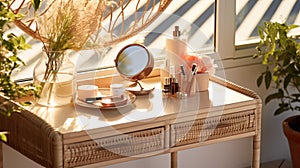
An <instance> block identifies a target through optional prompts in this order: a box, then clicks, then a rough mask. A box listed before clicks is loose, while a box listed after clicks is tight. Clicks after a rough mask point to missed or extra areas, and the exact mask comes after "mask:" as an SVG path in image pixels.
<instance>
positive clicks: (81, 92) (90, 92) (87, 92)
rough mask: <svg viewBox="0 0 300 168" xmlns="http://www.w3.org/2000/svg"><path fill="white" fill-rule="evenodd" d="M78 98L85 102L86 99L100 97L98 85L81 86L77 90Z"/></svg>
mask: <svg viewBox="0 0 300 168" xmlns="http://www.w3.org/2000/svg"><path fill="white" fill-rule="evenodd" d="M77 96H78V99H80V100H85V99H86V98H94V97H97V96H98V86H97V85H80V86H78V89H77Z"/></svg>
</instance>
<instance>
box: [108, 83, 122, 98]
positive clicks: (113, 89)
mask: <svg viewBox="0 0 300 168" xmlns="http://www.w3.org/2000/svg"><path fill="white" fill-rule="evenodd" d="M123 92H124V85H123V84H117V83H116V84H111V85H110V95H111V96H121V95H123Z"/></svg>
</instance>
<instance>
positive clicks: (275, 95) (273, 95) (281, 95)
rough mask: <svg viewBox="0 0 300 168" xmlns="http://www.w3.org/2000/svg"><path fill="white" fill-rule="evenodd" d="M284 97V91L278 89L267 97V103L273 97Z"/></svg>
mask: <svg viewBox="0 0 300 168" xmlns="http://www.w3.org/2000/svg"><path fill="white" fill-rule="evenodd" d="M282 97H283V92H281V91H278V92H277V93H273V94H270V95H269V96H267V97H266V99H265V104H267V103H269V102H270V101H271V100H273V99H280V98H282Z"/></svg>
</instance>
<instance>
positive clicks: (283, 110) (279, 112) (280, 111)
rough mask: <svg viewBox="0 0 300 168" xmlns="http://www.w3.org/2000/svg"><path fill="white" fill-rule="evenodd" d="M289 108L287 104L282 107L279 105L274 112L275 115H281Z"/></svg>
mask: <svg viewBox="0 0 300 168" xmlns="http://www.w3.org/2000/svg"><path fill="white" fill-rule="evenodd" d="M288 110H289V108H288V107H286V106H281V107H279V108H278V109H277V110H276V111H275V112H274V115H279V114H281V113H283V112H285V111H288Z"/></svg>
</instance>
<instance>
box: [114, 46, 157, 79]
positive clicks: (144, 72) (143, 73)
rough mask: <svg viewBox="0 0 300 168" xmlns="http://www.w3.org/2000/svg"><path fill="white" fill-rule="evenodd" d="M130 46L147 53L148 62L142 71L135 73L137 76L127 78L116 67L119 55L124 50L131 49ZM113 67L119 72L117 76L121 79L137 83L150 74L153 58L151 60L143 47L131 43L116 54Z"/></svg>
mask: <svg viewBox="0 0 300 168" xmlns="http://www.w3.org/2000/svg"><path fill="white" fill-rule="evenodd" d="M132 46H138V47H142V48H143V49H144V50H145V51H146V52H147V55H148V62H147V64H146V66H145V67H144V69H143V70H142V71H140V72H137V74H135V75H133V76H129V75H126V74H124V73H122V72H121V71H120V69H119V67H118V59H119V57H120V55H121V53H122V52H123V51H124V50H126V49H127V48H129V47H132ZM137 58H138V57H137ZM115 67H116V69H117V71H118V72H119V74H120V75H121V76H122V77H124V78H126V79H128V80H130V81H133V82H137V81H138V80H141V79H144V78H146V77H147V76H148V75H149V74H150V73H151V72H152V70H153V67H154V58H153V56H152V54H151V53H150V52H149V50H148V49H147V48H146V47H145V46H144V45H142V44H138V43H133V44H129V45H127V46H125V47H123V48H122V49H121V50H120V51H119V53H118V54H117V57H116V59H115Z"/></svg>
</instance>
